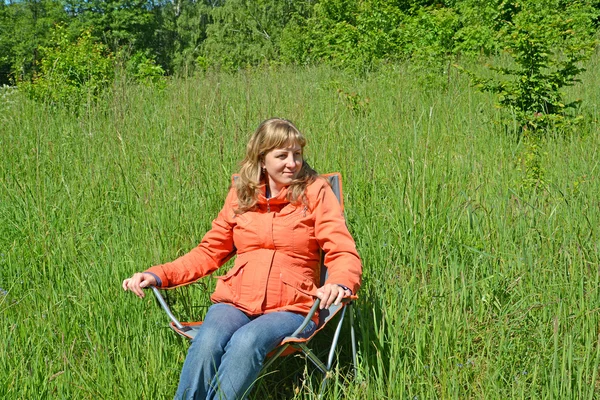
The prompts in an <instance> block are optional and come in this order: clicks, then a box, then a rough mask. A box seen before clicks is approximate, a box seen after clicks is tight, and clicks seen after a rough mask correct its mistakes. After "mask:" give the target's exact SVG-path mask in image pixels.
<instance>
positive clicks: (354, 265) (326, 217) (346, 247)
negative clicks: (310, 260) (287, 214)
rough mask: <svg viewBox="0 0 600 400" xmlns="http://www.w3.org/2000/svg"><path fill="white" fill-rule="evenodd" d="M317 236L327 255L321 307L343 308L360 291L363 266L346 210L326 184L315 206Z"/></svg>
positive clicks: (319, 291) (318, 294) (320, 289)
mask: <svg viewBox="0 0 600 400" xmlns="http://www.w3.org/2000/svg"><path fill="white" fill-rule="evenodd" d="M314 213H315V236H316V238H317V241H318V242H319V246H320V247H321V249H323V251H324V253H325V260H324V262H325V265H326V266H327V269H328V277H327V281H326V282H325V285H323V286H322V287H321V288H319V290H318V291H317V296H318V297H319V298H320V299H321V301H322V303H325V304H321V307H328V306H330V305H331V304H334V303H335V304H339V302H340V301H341V299H342V298H344V297H348V296H350V295H352V294H353V293H356V292H357V291H358V289H359V288H360V282H361V276H362V263H361V260H360V257H359V255H358V252H357V251H356V244H355V242H354V239H353V238H352V235H350V232H349V231H348V227H347V226H346V221H345V219H344V216H343V213H342V208H341V206H340V204H339V202H338V200H337V197H336V196H335V194H334V193H333V191H332V190H331V188H330V187H329V185H327V184H325V183H324V184H323V185H322V187H321V188H320V189H319V193H318V195H317V202H316V204H315V206H314Z"/></svg>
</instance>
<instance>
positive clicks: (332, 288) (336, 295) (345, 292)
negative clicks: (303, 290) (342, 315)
mask: <svg viewBox="0 0 600 400" xmlns="http://www.w3.org/2000/svg"><path fill="white" fill-rule="evenodd" d="M350 296H352V293H351V292H350V290H349V289H344V288H343V287H341V286H340V285H336V284H335V283H328V284H326V285H323V286H321V287H320V288H319V289H317V297H318V298H319V299H321V304H320V305H319V308H320V309H321V310H322V309H324V308H329V306H331V305H332V304H335V305H336V306H337V305H338V304H340V302H341V301H342V299H343V298H344V297H350Z"/></svg>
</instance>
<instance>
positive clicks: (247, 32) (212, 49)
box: [201, 0, 307, 70]
mask: <svg viewBox="0 0 600 400" xmlns="http://www.w3.org/2000/svg"><path fill="white" fill-rule="evenodd" d="M306 6H307V4H306V3H305V2H295V1H278V0H258V1H256V0H229V1H226V2H224V3H223V4H222V5H220V6H217V7H213V8H212V9H211V12H210V18H211V19H212V24H210V25H209V26H208V27H207V28H206V40H205V41H204V42H203V44H202V52H203V54H202V56H203V60H201V63H202V64H206V65H209V66H214V67H218V68H222V69H225V70H236V69H238V68H243V67H245V66H247V65H258V64H261V63H263V62H265V61H270V60H275V59H277V57H278V52H279V38H280V36H281V32H282V30H283V28H284V27H285V25H286V23H287V21H288V16H289V15H296V14H298V15H303V14H304V12H305V10H306Z"/></svg>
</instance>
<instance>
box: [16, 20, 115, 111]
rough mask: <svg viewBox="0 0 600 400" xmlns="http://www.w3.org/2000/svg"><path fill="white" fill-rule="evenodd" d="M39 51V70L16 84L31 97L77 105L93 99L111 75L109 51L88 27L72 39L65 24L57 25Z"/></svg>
mask: <svg viewBox="0 0 600 400" xmlns="http://www.w3.org/2000/svg"><path fill="white" fill-rule="evenodd" d="M40 54H41V57H40V59H41V61H40V62H39V69H38V71H39V72H38V73H36V74H35V75H34V77H33V79H32V80H31V81H30V82H20V83H19V85H18V86H19V87H20V89H21V90H23V91H25V93H27V95H29V97H31V98H33V99H34V100H37V101H42V102H46V103H49V104H52V105H66V106H68V107H76V106H78V105H79V104H81V103H82V102H83V101H84V100H85V101H89V100H92V101H93V100H95V99H96V98H97V97H98V95H99V94H100V93H101V92H102V91H103V90H104V89H106V88H107V87H108V86H109V84H110V83H111V82H112V81H113V79H114V63H113V57H112V54H111V53H110V52H109V51H108V49H107V47H106V46H104V45H103V44H101V43H99V42H97V41H96V40H95V39H94V38H93V37H92V35H91V33H90V31H84V32H82V33H81V34H80V35H79V37H78V38H76V39H75V40H71V39H70V37H69V35H68V33H67V31H66V29H65V27H64V26H62V25H57V26H56V27H55V28H54V30H53V32H52V35H51V40H50V45H48V46H46V47H40Z"/></svg>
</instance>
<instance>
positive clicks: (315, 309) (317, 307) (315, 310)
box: [290, 297, 321, 337]
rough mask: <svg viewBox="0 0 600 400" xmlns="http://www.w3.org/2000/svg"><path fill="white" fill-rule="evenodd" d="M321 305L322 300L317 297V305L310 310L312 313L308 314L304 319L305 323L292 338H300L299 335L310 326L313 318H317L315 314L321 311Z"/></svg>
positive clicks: (303, 322)
mask: <svg viewBox="0 0 600 400" xmlns="http://www.w3.org/2000/svg"><path fill="white" fill-rule="evenodd" d="M319 304H321V299H319V298H318V297H317V299H316V300H315V303H314V304H313V305H312V307H311V308H310V311H309V312H308V314H306V317H305V318H304V321H302V324H300V326H299V327H298V329H296V330H295V331H294V333H292V334H291V335H290V337H298V335H299V334H300V333H302V331H303V330H304V328H306V326H307V325H308V324H309V322H310V321H312V319H313V317H314V316H315V313H316V312H317V310H318V309H319Z"/></svg>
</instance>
